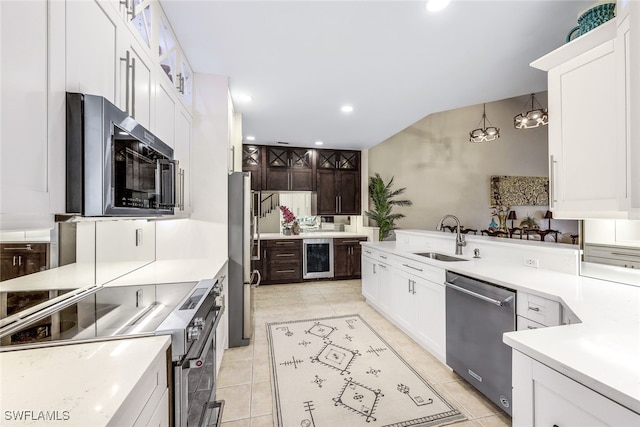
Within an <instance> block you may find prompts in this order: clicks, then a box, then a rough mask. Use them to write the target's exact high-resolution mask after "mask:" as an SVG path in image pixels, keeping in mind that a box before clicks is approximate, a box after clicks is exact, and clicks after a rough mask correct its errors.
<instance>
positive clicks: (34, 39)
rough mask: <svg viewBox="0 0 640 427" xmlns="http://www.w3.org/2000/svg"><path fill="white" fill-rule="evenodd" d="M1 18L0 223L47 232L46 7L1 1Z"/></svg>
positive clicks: (5, 226) (42, 3)
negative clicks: (40, 229)
mask: <svg viewBox="0 0 640 427" xmlns="http://www.w3.org/2000/svg"><path fill="white" fill-rule="evenodd" d="M0 19H1V21H0V109H1V110H2V115H0V140H1V142H2V149H1V150H0V165H1V166H0V182H1V188H0V222H1V223H2V229H3V230H6V229H19V228H23V227H24V228H47V226H49V225H50V226H53V216H51V215H50V213H51V210H52V209H55V208H56V207H55V206H54V205H51V202H52V201H51V199H50V196H51V192H50V184H52V182H51V180H50V175H51V173H55V170H56V169H58V166H59V165H57V164H53V163H52V162H51V159H50V158H49V152H48V146H49V144H50V132H51V129H53V126H56V124H54V123H51V124H49V121H48V118H49V103H51V104H52V105H53V99H52V98H50V96H49V83H48V69H49V59H50V56H51V50H50V46H49V39H48V35H49V28H50V20H49V5H48V2H47V1H46V0H39V1H29V2H22V1H2V2H0ZM17 41H19V42H17ZM51 60H52V61H54V62H55V58H51ZM63 111H64V110H63ZM63 135H64V134H63ZM50 170H51V173H49V171H50ZM62 185H64V181H62Z"/></svg>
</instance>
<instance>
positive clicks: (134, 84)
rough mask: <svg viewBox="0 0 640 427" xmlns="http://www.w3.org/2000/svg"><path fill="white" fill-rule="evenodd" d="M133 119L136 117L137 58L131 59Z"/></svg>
mask: <svg viewBox="0 0 640 427" xmlns="http://www.w3.org/2000/svg"><path fill="white" fill-rule="evenodd" d="M131 117H133V118H135V117H136V58H131Z"/></svg>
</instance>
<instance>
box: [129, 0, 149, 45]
mask: <svg viewBox="0 0 640 427" xmlns="http://www.w3.org/2000/svg"><path fill="white" fill-rule="evenodd" d="M130 1H133V10H132V13H131V14H130V16H131V25H133V28H135V29H136V31H137V32H138V34H139V35H140V37H141V39H142V41H143V43H144V44H145V46H147V47H148V48H151V40H152V37H153V33H152V30H153V17H152V14H151V0H130Z"/></svg>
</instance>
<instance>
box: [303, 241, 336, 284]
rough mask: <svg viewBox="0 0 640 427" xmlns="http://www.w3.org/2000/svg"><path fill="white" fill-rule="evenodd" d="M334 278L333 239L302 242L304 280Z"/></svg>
mask: <svg viewBox="0 0 640 427" xmlns="http://www.w3.org/2000/svg"><path fill="white" fill-rule="evenodd" d="M324 277H333V239H303V240H302V278H303V279H317V278H324Z"/></svg>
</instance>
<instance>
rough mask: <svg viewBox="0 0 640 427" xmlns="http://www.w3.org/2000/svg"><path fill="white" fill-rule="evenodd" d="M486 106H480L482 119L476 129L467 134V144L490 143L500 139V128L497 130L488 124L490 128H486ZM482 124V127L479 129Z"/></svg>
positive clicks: (487, 120)
mask: <svg viewBox="0 0 640 427" xmlns="http://www.w3.org/2000/svg"><path fill="white" fill-rule="evenodd" d="M487 122H489V119H487V104H482V118H481V119H480V122H478V127H477V129H474V130H472V131H471V132H469V142H490V141H495V140H496V139H498V138H500V128H497V127H495V126H493V125H492V124H491V122H489V125H490V126H487ZM480 123H482V127H480Z"/></svg>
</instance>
